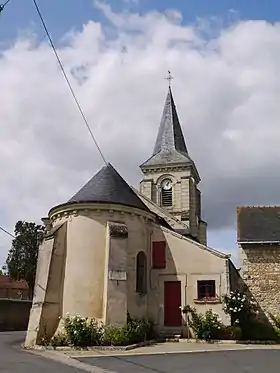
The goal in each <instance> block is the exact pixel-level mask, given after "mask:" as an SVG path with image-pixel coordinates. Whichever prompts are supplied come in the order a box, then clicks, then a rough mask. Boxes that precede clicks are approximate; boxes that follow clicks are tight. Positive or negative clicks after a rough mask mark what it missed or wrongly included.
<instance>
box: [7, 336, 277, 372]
mask: <svg viewBox="0 0 280 373" xmlns="http://www.w3.org/2000/svg"><path fill="white" fill-rule="evenodd" d="M23 340H24V333H19V332H14V333H0V373H81V372H84V371H85V370H81V369H78V368H76V367H75V366H69V365H66V364H62V363H60V362H58V361H55V360H51V359H46V358H44V357H42V356H39V355H34V354H32V353H30V352H27V351H24V350H22V349H21V347H20V344H21V343H22V342H23ZM57 356H61V355H60V354H58V355H57ZM70 360H71V359H70ZM78 360H79V361H80V362H81V363H86V364H89V365H90V366H91V367H92V368H91V370H87V371H88V372H89V371H91V372H94V373H101V372H102V373H103V372H106V371H107V372H114V373H266V372H268V373H279V371H280V349H277V350H276V349H275V350H273V349H267V350H266V349H259V350H239V351H219V352H216V351H215V352H206V353H205V352H196V353H186V354H185V353H183V354H182V353H174V354H160V355H134V356H116V357H95V358H91V357H84V358H79V359H76V360H72V361H76V362H77V364H78V365H79V364H80V363H79V362H78ZM80 365H83V364H80ZM80 365H79V368H81V366H80ZM83 367H84V368H86V367H85V366H84V365H83Z"/></svg>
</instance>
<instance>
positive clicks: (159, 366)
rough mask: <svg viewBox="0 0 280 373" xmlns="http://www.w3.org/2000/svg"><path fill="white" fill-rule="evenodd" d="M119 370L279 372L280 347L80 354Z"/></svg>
mask: <svg viewBox="0 0 280 373" xmlns="http://www.w3.org/2000/svg"><path fill="white" fill-rule="evenodd" d="M79 361H81V362H84V363H87V364H92V365H94V366H96V367H100V368H103V369H108V370H109V371H111V372H116V373H266V372H268V373H279V372H280V350H272V349H271V350H243V351H226V352H223V351H219V352H206V353H205V352H199V353H187V354H181V353H180V354H165V355H142V356H125V357H123V356H121V357H106V358H104V357H97V358H79Z"/></svg>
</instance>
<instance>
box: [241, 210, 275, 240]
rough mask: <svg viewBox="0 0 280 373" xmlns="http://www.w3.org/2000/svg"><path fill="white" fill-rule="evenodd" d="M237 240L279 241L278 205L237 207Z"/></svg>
mask: <svg viewBox="0 0 280 373" xmlns="http://www.w3.org/2000/svg"><path fill="white" fill-rule="evenodd" d="M237 228H238V234H237V235H238V237H237V239H238V241H239V242H275V241H276V242H277V241H280V206H242V207H238V208H237Z"/></svg>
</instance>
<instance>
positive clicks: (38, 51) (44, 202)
mask: <svg viewBox="0 0 280 373" xmlns="http://www.w3.org/2000/svg"><path fill="white" fill-rule="evenodd" d="M98 7H99V9H100V10H101V11H103V13H104V14H105V15H106V17H107V18H108V20H109V21H110V22H111V25H112V28H113V29H114V30H113V32H112V30H111V31H110V32H109V30H108V26H107V27H106V28H104V27H103V26H102V25H101V24H98V23H95V22H93V21H92V22H89V23H88V24H86V25H84V27H83V29H82V31H81V32H76V33H73V32H71V33H70V34H68V35H67V37H66V38H64V43H63V47H61V48H59V50H58V52H59V54H60V56H61V59H62V61H63V62H64V65H65V68H66V70H67V71H68V73H70V72H71V81H72V83H73V85H74V89H75V91H76V94H77V96H78V98H79V100H80V102H81V105H82V107H83V109H84V112H85V114H86V116H87V117H88V119H89V122H90V124H91V127H92V129H93V131H94V133H95V135H96V138H97V140H98V142H99V144H100V146H101V148H102V150H103V152H104V154H105V157H106V158H107V159H109V160H110V161H111V162H112V163H113V164H114V165H115V166H116V168H117V169H118V170H119V171H120V172H121V173H122V174H123V176H124V177H125V178H126V179H127V181H129V182H130V183H133V184H134V185H137V183H138V181H139V179H140V177H141V174H140V171H139V169H138V165H139V164H141V163H142V162H143V161H145V160H146V159H147V158H148V157H149V156H150V155H151V151H152V148H153V144H154V141H155V136H156V133H157V130H158V126H159V121H160V116H161V111H162V106H163V103H164V100H165V95H166V91H167V86H166V81H165V80H164V77H165V76H166V72H167V70H168V69H171V71H172V73H173V75H174V76H175V78H176V79H175V80H174V81H173V93H174V97H175V100H176V103H177V108H178V111H179V116H180V119H181V124H182V126H183V128H184V132H185V135H186V140H187V144H188V147H189V151H190V154H191V156H192V157H193V158H194V160H195V161H196V163H197V167H198V169H199V171H200V174H201V176H202V180H203V181H202V189H203V196H204V198H203V207H204V212H205V217H206V219H207V220H208V221H209V227H210V229H211V228H212V229H215V230H216V231H217V232H218V230H219V229H220V230H222V229H223V230H230V229H234V225H235V208H236V205H237V204H251V203H255V204H268V203H272V204H275V203H278V194H279V193H278V185H279V182H280V177H279V176H278V164H279V161H280V152H279V150H278V148H279V145H278V142H279V141H278V139H279V138H280V126H279V118H280V105H279V103H278V100H279V92H280V74H279V62H280V25H279V24H274V25H271V24H269V23H267V22H264V21H240V22H237V23H235V24H233V25H231V26H230V27H228V28H225V29H221V30H219V34H218V35H217V27H216V24H215V25H213V30H215V33H214V34H213V35H215V36H213V35H212V36H211V27H210V26H209V23H207V22H206V23H205V25H206V27H205V29H207V37H203V36H202V35H203V33H202V32H201V30H202V23H201V22H200V24H199V25H197V26H192V27H190V26H185V25H182V23H181V15H180V14H179V12H178V11H176V12H175V11H174V10H172V11H171V12H170V11H169V12H167V13H166V14H161V13H157V12H151V13H148V14H144V15H140V14H136V13H129V12H127V11H126V12H125V13H121V14H116V13H114V12H113V11H112V9H111V8H110V7H109V6H108V5H106V4H104V3H101V2H98ZM65 40H67V44H66V45H65ZM0 81H1V91H0V96H1V110H0V127H1V137H0V169H1V193H0V224H1V225H2V226H4V227H6V228H7V229H9V230H13V226H14V224H15V222H16V221H17V220H18V219H24V220H36V221H39V219H40V218H41V217H42V216H44V215H46V213H47V212H48V210H49V209H50V208H51V207H52V206H53V205H55V204H57V203H60V202H64V201H65V200H67V199H68V198H69V197H71V195H72V194H74V193H75V192H76V190H77V189H78V188H79V187H80V186H82V185H83V183H85V182H86V181H87V179H88V178H89V177H91V176H92V175H93V174H94V173H95V172H96V171H97V170H98V169H99V168H100V167H101V165H102V160H101V158H100V156H99V155H98V152H97V150H96V148H95V147H94V145H93V143H92V141H91V139H90V137H89V134H88V133H87V130H86V127H85V125H84V123H83V122H82V120H81V118H80V116H79V113H78V112H77V110H76V107H75V105H74V103H73V101H72V97H71V95H70V93H69V91H68V90H67V87H66V84H65V82H64V81H63V78H62V75H61V72H60V71H59V69H58V67H57V63H56V60H55V58H54V56H53V54H52V51H51V49H50V48H49V46H48V45H47V44H45V43H38V42H36V40H35V39H34V36H31V37H30V36H28V37H26V36H25V38H23V39H20V40H16V41H15V43H14V45H13V46H11V47H10V48H9V49H6V50H3V51H2V54H1V55H0ZM0 234H1V233H0ZM217 234H218V233H217ZM210 244H211V242H210ZM229 244H231V247H232V242H230V243H229ZM233 244H234V243H233ZM8 245H9V239H8V237H5V236H4V234H1V236H0V247H2V251H1V252H0V262H1V261H2V262H3V261H4V258H5V256H6V252H7V248H8Z"/></svg>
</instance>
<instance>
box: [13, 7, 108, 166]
mask: <svg viewBox="0 0 280 373" xmlns="http://www.w3.org/2000/svg"><path fill="white" fill-rule="evenodd" d="M9 1H10V0H9ZM32 1H33V3H34V6H35V8H36V11H37V13H38V16H39V18H40V20H41V23H42V26H43V28H44V30H45V33H46V35H47V37H48V39H49V42H50V44H51V47H52V50H53V52H54V55H55V57H56V59H57V62H58V64H59V67H60V69H61V71H62V74H63V76H64V79H65V81H66V83H67V85H68V87H69V89H70V92H71V94H72V96H73V98H74V101H75V103H76V105H77V107H78V110H79V112H80V114H81V116H82V119H83V121H84V123H85V125H86V127H87V129H88V131H89V133H90V135H91V138H92V140H93V141H94V144H95V146H96V147H97V149H98V151H99V154H100V155H101V158H102V159H103V161H104V163H105V165H108V163H107V161H106V159H105V157H104V155H103V153H102V151H101V148H100V146H99V145H98V143H97V141H96V138H95V136H94V134H93V132H92V130H91V128H90V126H89V123H88V120H87V118H86V116H85V114H84V112H83V110H82V107H81V105H80V103H79V101H78V99H77V96H76V94H75V92H74V89H73V87H72V85H71V83H70V80H69V78H68V76H67V74H66V71H65V69H64V67H63V64H62V62H61V59H60V58H59V55H58V53H57V50H56V47H55V45H54V42H53V40H52V38H51V35H50V33H49V31H48V28H47V25H46V22H45V21H44V18H43V15H42V13H41V11H40V9H39V6H38V4H37V1H36V0H32Z"/></svg>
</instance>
